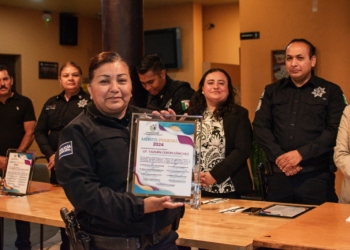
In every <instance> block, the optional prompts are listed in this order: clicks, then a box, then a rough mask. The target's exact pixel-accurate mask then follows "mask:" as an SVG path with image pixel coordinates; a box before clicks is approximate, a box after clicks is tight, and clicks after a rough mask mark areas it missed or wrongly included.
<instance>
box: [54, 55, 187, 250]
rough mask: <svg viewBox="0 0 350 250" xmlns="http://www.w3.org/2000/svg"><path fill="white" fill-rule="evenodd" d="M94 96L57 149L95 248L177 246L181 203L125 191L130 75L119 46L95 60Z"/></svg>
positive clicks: (61, 172) (62, 174)
mask: <svg viewBox="0 0 350 250" xmlns="http://www.w3.org/2000/svg"><path fill="white" fill-rule="evenodd" d="M89 79H90V84H89V86H88V89H89V92H90V95H91V97H92V102H91V103H89V104H88V106H87V109H86V111H85V112H84V113H82V114H81V115H79V116H78V117H77V119H75V120H74V121H72V122H71V123H70V124H69V125H68V126H66V127H65V128H64V129H63V130H62V132H61V136H60V140H59V144H60V147H59V152H58V154H56V159H55V161H56V171H57V179H58V182H59V183H60V184H61V185H62V187H63V189H64V191H65V193H66V195H67V197H68V199H69V201H70V202H71V203H72V204H73V206H74V208H75V211H76V214H77V219H78V222H79V225H80V228H81V229H82V230H83V231H85V232H86V233H87V234H89V236H90V238H91V241H90V247H91V248H92V249H126V246H127V245H128V246H129V248H127V249H170V250H171V249H177V247H176V245H175V240H176V239H177V237H178V235H177V233H176V232H175V231H173V230H172V224H173V222H175V221H176V220H177V219H178V218H179V216H180V214H181V211H182V209H181V207H182V206H183V204H182V203H173V202H171V200H170V197H168V196H166V197H161V198H156V197H147V198H145V199H141V198H138V197H136V196H135V195H134V194H133V193H130V192H126V182H127V174H128V156H129V142H130V141H129V125H130V120H131V114H132V112H142V111H141V110H140V109H137V108H136V107H133V106H130V105H129V101H130V98H131V91H132V85H131V79H130V74H129V68H128V66H127V64H126V62H125V61H124V60H123V59H122V58H121V57H120V56H119V55H118V54H117V53H115V52H102V53H100V54H99V55H97V56H96V57H94V58H93V59H92V60H91V63H90V67H89Z"/></svg>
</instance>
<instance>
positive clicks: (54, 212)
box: [0, 182, 72, 250]
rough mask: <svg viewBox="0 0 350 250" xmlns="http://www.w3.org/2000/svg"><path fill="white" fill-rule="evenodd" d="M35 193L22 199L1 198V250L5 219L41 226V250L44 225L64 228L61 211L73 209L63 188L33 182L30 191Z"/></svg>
mask: <svg viewBox="0 0 350 250" xmlns="http://www.w3.org/2000/svg"><path fill="white" fill-rule="evenodd" d="M29 191H30V192H32V193H34V194H31V195H27V196H22V197H14V196H0V217H1V218H0V250H2V249H3V245H4V232H3V226H4V219H3V218H8V219H14V220H23V221H28V222H33V223H37V224H41V227H40V228H41V230H40V231H41V232H40V248H41V249H43V244H42V241H43V232H42V230H43V227H42V225H48V226H54V227H64V226H65V225H64V223H63V221H62V219H61V216H60V213H59V210H60V208H61V207H67V208H68V209H69V210H70V209H72V205H71V204H70V202H69V201H68V200H67V198H66V195H65V194H64V191H63V189H62V188H61V187H53V186H52V185H51V184H49V183H43V182H41V183H40V182H31V186H30V189H29Z"/></svg>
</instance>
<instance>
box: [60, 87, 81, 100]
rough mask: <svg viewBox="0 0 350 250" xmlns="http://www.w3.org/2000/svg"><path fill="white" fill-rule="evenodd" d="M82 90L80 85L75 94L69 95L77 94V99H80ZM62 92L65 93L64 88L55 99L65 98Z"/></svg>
mask: <svg viewBox="0 0 350 250" xmlns="http://www.w3.org/2000/svg"><path fill="white" fill-rule="evenodd" d="M82 91H83V88H81V87H80V90H79V92H78V93H77V94H75V95H72V96H71V97H73V96H78V98H79V99H82V98H83V95H82V93H81V92H82ZM64 94H65V92H64V90H63V91H62V92H61V93H60V94H59V95H58V96H57V97H56V99H63V100H66V98H65V97H64Z"/></svg>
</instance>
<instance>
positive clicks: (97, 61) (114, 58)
mask: <svg viewBox="0 0 350 250" xmlns="http://www.w3.org/2000/svg"><path fill="white" fill-rule="evenodd" d="M112 62H123V63H124V64H125V65H126V67H127V68H128V70H129V66H128V64H127V63H126V61H125V60H124V59H123V58H122V57H121V56H120V55H119V54H118V53H117V52H114V51H105V52H101V53H100V54H97V55H96V56H94V57H93V58H92V59H91V61H90V66H89V81H90V82H91V81H92V79H93V78H94V74H95V70H96V69H98V68H99V67H101V66H102V65H104V64H106V63H112Z"/></svg>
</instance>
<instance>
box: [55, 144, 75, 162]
mask: <svg viewBox="0 0 350 250" xmlns="http://www.w3.org/2000/svg"><path fill="white" fill-rule="evenodd" d="M58 152H59V153H58V159H61V158H62V157H65V156H67V155H72V154H73V142H72V141H68V142H65V143H62V144H61V146H60V148H59V151H58Z"/></svg>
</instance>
